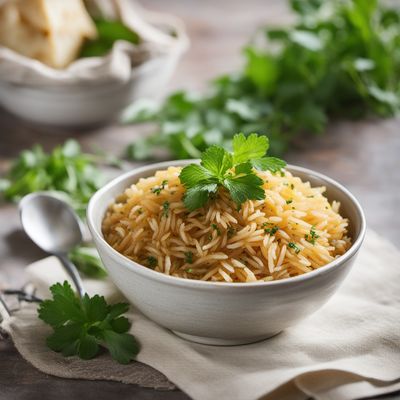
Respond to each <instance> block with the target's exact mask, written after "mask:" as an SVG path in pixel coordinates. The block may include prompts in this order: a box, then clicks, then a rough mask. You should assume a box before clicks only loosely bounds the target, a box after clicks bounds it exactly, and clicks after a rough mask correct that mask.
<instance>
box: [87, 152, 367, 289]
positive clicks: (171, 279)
mask: <svg viewBox="0 0 400 400" xmlns="http://www.w3.org/2000/svg"><path fill="white" fill-rule="evenodd" d="M199 161H200V160H195V159H191V160H173V161H164V162H159V163H152V164H147V165H145V166H141V167H138V168H134V169H132V170H131V171H128V172H125V173H124V174H121V175H119V176H117V177H116V178H114V179H112V180H111V181H110V182H108V183H107V184H106V185H105V186H103V187H102V188H101V189H99V190H98V191H97V192H96V193H95V194H94V195H93V196H92V197H91V198H90V201H89V205H88V208H87V212H86V217H87V223H88V226H89V230H90V232H91V234H92V235H93V236H94V237H96V238H97V240H99V241H100V243H101V244H102V245H103V246H104V247H105V250H106V251H107V252H108V253H109V255H110V256H111V257H112V258H114V260H116V261H119V262H121V263H122V264H123V265H124V266H125V267H126V268H128V269H130V270H132V271H133V272H136V273H139V274H141V275H144V276H146V277H148V278H151V279H156V280H158V281H163V282H165V283H168V284H173V285H177V286H186V287H197V288H210V289H211V288H216V287H218V288H223V287H226V288H232V287H238V288H239V287H241V288H244V287H254V286H257V287H261V286H276V285H278V286H279V285H292V284H296V283H298V282H301V281H306V280H309V279H312V278H313V277H315V276H317V275H323V274H326V273H328V272H329V271H331V270H332V269H334V268H336V267H338V266H340V265H342V264H343V263H345V262H346V261H348V260H349V259H351V258H352V257H353V256H354V255H355V254H356V253H357V252H358V250H359V249H360V247H361V244H362V242H363V240H364V237H365V232H366V219H365V215H364V211H363V209H362V207H361V205H360V203H359V202H358V200H357V199H356V198H355V196H354V195H353V194H352V193H351V192H350V191H349V190H348V189H346V188H345V187H344V186H343V185H341V184H340V183H338V182H337V181H335V180H334V179H332V178H329V177H328V176H326V175H324V174H321V173H319V172H315V171H313V170H311V169H308V168H304V167H299V166H296V165H291V164H288V165H287V166H286V169H288V170H289V171H290V172H293V173H296V172H301V173H303V174H306V175H309V176H314V177H316V178H319V179H321V180H323V181H325V182H326V183H329V185H331V186H334V187H335V188H336V189H338V190H340V191H341V192H342V193H343V194H344V195H345V196H346V197H347V198H348V199H349V200H350V202H351V203H352V205H353V206H354V207H355V209H356V212H357V214H358V217H359V219H360V231H359V233H358V235H357V237H356V239H355V240H354V242H353V243H352V245H351V247H350V249H349V250H347V251H346V252H345V253H344V254H343V255H341V256H339V257H338V258H335V259H334V260H333V261H332V262H330V263H328V264H326V265H324V266H322V267H320V268H318V269H315V270H313V271H310V272H307V273H304V274H302V275H298V276H293V277H290V278H284V279H279V280H274V281H267V282H265V281H264V282H262V281H258V282H212V281H201V280H196V279H186V278H180V277H176V276H171V275H165V274H163V273H161V272H157V271H153V270H152V269H150V268H148V267H146V266H144V265H142V264H139V263H137V262H135V261H132V260H130V259H129V258H127V257H125V256H124V255H123V254H121V253H119V252H118V251H117V250H115V249H114V248H113V247H112V246H111V245H110V244H109V243H108V242H107V241H106V240H105V239H104V237H103V234H102V233H101V232H99V231H98V229H97V228H96V226H95V223H94V218H93V211H94V209H95V208H96V206H97V202H98V200H99V198H101V196H102V195H103V194H104V193H106V192H107V191H109V190H110V189H111V188H112V187H114V186H115V185H118V184H119V183H120V182H121V181H124V180H125V179H128V178H130V177H131V176H133V175H137V174H141V173H144V172H146V171H149V170H154V169H156V170H159V169H165V168H168V167H180V166H183V165H187V164H188V163H198V162H199ZM103 217H104V214H103Z"/></svg>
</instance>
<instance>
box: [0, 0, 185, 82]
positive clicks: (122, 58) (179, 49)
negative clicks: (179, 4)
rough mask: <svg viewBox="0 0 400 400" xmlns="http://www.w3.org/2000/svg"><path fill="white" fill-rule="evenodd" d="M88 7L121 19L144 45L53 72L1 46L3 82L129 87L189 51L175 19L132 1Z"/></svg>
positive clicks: (99, 0)
mask: <svg viewBox="0 0 400 400" xmlns="http://www.w3.org/2000/svg"><path fill="white" fill-rule="evenodd" d="M6 1H11V0H0V5H1V4H2V3H4V2H6ZM88 3H89V4H88V5H89V6H90V8H91V9H92V8H95V9H96V10H97V13H98V14H101V15H103V16H104V17H107V18H114V19H121V20H122V21H123V22H124V24H125V25H126V26H128V27H130V28H131V29H133V30H134V31H136V32H137V33H138V34H139V36H140V37H141V38H142V40H143V43H142V44H140V45H138V46H134V45H132V44H130V43H128V42H124V41H118V42H116V43H115V44H114V46H113V49H112V51H111V52H110V53H109V54H108V55H107V56H104V57H90V58H83V59H79V60H76V61H74V62H73V63H71V64H70V65H69V66H68V67H67V68H65V69H54V68H51V67H49V66H47V65H45V64H43V63H41V62H39V61H36V60H33V59H31V58H28V57H25V56H22V55H20V54H18V53H16V52H15V51H13V50H10V49H8V48H6V47H3V46H0V81H2V82H6V83H12V84H23V85H32V86H48V87H52V86H57V87H58V86H60V85H62V86H65V85H76V84H79V85H81V84H83V83H85V84H93V83H99V82H119V83H125V82H128V81H129V80H130V79H131V77H132V76H133V75H134V74H135V71H136V70H137V69H138V68H139V66H143V64H146V63H150V62H154V61H155V60H160V61H159V62H165V60H164V58H165V56H166V55H168V56H169V57H171V58H174V59H178V58H179V57H180V55H181V54H182V53H183V52H184V51H185V50H186V49H187V47H188V44H189V41H188V38H187V36H186V33H185V28H184V26H183V23H182V22H181V21H180V20H179V19H178V18H176V17H174V16H171V15H168V14H159V13H155V12H150V11H147V10H145V9H143V8H142V7H141V6H140V5H139V4H138V3H137V2H135V1H132V0H106V1H105V0H88ZM166 30H174V31H175V32H176V35H175V36H171V35H170V34H168V33H166Z"/></svg>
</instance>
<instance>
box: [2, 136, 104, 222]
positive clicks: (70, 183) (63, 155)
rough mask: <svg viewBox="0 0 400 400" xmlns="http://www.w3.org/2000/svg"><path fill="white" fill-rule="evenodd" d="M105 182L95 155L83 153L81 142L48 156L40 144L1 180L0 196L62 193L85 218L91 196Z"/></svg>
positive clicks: (11, 198) (13, 197) (25, 153)
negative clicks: (42, 192) (46, 192)
mask: <svg viewBox="0 0 400 400" xmlns="http://www.w3.org/2000/svg"><path fill="white" fill-rule="evenodd" d="M104 182H105V179H104V176H103V175H102V174H101V172H100V170H99V169H98V168H97V166H96V164H95V163H94V156H93V155H90V154H85V153H83V152H82V151H81V148H80V146H79V144H78V142H76V141H75V140H72V139H70V140H67V141H66V142H65V143H64V144H63V145H61V146H57V147H56V148H55V149H54V150H53V151H52V152H51V153H45V152H44V151H43V148H42V147H41V146H40V145H35V146H34V147H33V148H32V149H29V150H24V151H22V152H21V154H20V155H19V157H18V158H17V159H16V160H15V161H14V162H13V164H12V166H11V168H10V171H9V172H8V174H7V175H6V176H5V178H4V179H2V180H1V184H0V194H2V195H3V197H4V198H5V199H6V200H9V201H18V200H20V199H21V198H22V197H23V196H25V195H26V194H29V193H32V192H38V191H42V190H46V191H55V192H61V193H62V195H63V196H64V197H65V198H66V200H68V202H69V203H70V204H71V206H72V207H73V208H74V209H75V210H76V211H77V212H78V213H79V214H80V215H81V216H83V215H84V214H85V212H86V205H87V202H88V201H89V199H90V197H91V196H92V194H93V193H94V192H96V190H97V189H99V188H100V186H101V185H102V184H103V183H104Z"/></svg>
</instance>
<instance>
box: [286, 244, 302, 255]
mask: <svg viewBox="0 0 400 400" xmlns="http://www.w3.org/2000/svg"><path fill="white" fill-rule="evenodd" d="M288 246H289V248H291V249H293V250H294V252H295V253H296V254H299V253H300V248H299V247H298V246H297V245H296V243H293V242H289V243H288Z"/></svg>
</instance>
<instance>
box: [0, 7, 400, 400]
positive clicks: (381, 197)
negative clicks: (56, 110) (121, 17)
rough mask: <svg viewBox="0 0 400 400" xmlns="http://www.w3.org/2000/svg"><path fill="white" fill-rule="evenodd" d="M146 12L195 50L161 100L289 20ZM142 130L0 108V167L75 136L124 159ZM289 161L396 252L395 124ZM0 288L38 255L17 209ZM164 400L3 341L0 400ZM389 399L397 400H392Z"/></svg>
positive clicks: (399, 218)
mask: <svg viewBox="0 0 400 400" xmlns="http://www.w3.org/2000/svg"><path fill="white" fill-rule="evenodd" d="M146 7H148V8H149V9H154V10H160V11H167V12H169V13H173V14H176V15H178V16H180V17H181V18H182V19H183V20H184V21H185V22H186V25H187V28H188V32H189V35H190V37H191V40H192V46H191V49H190V50H189V52H188V53H187V54H186V55H185V57H184V59H183V61H182V62H181V64H180V65H179V67H178V70H177V71H176V74H175V75H174V78H173V79H172V81H171V83H170V84H169V86H168V87H167V88H164V89H165V90H164V92H166V93H167V92H169V91H170V90H173V89H177V88H190V89H194V90H201V89H203V88H204V87H205V84H206V82H207V80H209V79H211V78H213V77H214V76H215V75H216V74H220V73H224V72H230V71H234V70H235V69H237V68H238V67H239V66H240V64H241V61H242V60H241V56H240V49H241V47H242V46H243V45H244V44H245V43H246V40H247V39H248V38H249V37H250V35H251V34H252V33H253V32H254V30H255V29H256V28H257V26H260V25H261V24H263V23H265V22H267V23H270V24H277V23H286V22H288V21H290V20H291V15H290V13H289V12H288V9H287V7H286V5H285V2H284V1H278V0H276V1H274V0H270V1H266V0H247V2H246V3H245V4H244V3H243V2H242V1H240V0H229V1H228V0H225V1H222V0H220V1H219V2H215V1H212V0H203V1H201V2H197V3H195V2H194V1H188V0H170V1H168V2H167V1H165V0H164V1H163V0H146ZM146 130H148V128H142V127H135V126H133V127H132V126H128V127H127V126H125V127H121V126H117V125H116V124H114V125H111V126H107V127H103V128H100V129H96V130H92V131H90V132H80V133H76V132H57V133H55V132H54V131H51V130H48V129H41V128H39V127H34V126H32V125H31V124H29V123H26V122H22V121H19V120H17V119H16V118H14V117H13V116H11V115H9V114H8V113H6V112H5V111H2V110H0V169H1V170H4V169H5V168H6V166H7V165H8V162H9V160H10V159H11V158H12V157H14V156H16V155H17V154H18V153H19V151H20V150H21V149H24V148H26V147H30V146H31V145H32V144H33V143H41V144H42V145H43V146H44V147H45V148H46V149H51V148H52V147H54V146H55V145H56V144H59V143H62V142H63V141H64V140H65V139H66V138H67V137H75V138H77V139H78V140H79V141H80V142H81V143H82V145H83V147H84V148H85V149H87V150H90V149H92V148H93V146H96V147H101V148H102V149H104V150H107V151H109V152H113V153H114V154H121V152H122V150H123V149H124V147H125V145H126V144H127V143H129V142H131V141H133V140H135V138H136V137H138V135H139V134H142V133H143V132H145V131H146ZM286 158H287V160H288V161H289V162H290V163H293V164H297V165H302V166H305V167H309V168H312V169H315V170H318V171H321V172H322V173H324V174H327V175H329V176H331V177H332V178H334V179H337V180H338V181H340V182H341V183H343V184H344V185H345V186H347V187H348V188H349V189H350V190H351V191H352V192H353V193H354V194H355V195H356V196H357V197H358V198H359V200H360V201H361V203H362V205H363V207H364V209H365V212H366V215H367V221H368V225H369V227H370V229H374V230H376V231H377V232H378V233H380V234H381V235H383V236H385V237H387V238H388V239H390V240H391V241H392V242H393V243H395V244H396V245H397V246H400V213H399V212H398V208H399V204H400V174H399V167H400V120H399V119H388V120H364V121H358V122H346V121H336V122H334V123H332V124H331V125H330V126H329V128H328V130H327V132H326V134H325V135H323V136H320V137H317V138H311V139H307V140H305V141H304V143H300V144H299V145H298V147H297V148H296V149H294V150H292V151H291V152H290V153H289V154H288V155H287V157H286ZM0 221H1V223H0V287H17V286H18V285H21V284H23V283H24V275H23V269H24V267H25V266H26V265H27V264H29V263H30V262H32V261H35V260H37V259H39V258H41V257H42V256H43V253H42V252H41V251H40V250H38V249H37V248H36V247H35V246H34V245H33V244H32V243H31V242H30V241H29V240H28V239H27V238H26V237H25V236H24V234H23V233H22V232H21V230H20V226H19V219H18V213H17V210H16V207H15V206H14V205H4V204H3V205H1V207H0ZM78 396H84V398H85V399H92V398H93V399H113V398H116V396H118V398H119V399H121V400H123V399H131V398H135V399H166V400H168V399H171V400H178V399H179V400H180V399H187V398H188V397H187V396H186V395H185V394H184V393H182V392H180V391H173V392H158V391H155V390H151V389H143V388H140V387H137V386H134V385H129V386H127V385H123V384H118V383H113V382H87V381H78V380H75V381H71V380H65V379H59V378H54V377H51V376H47V375H45V374H42V373H41V372H38V371H37V370H35V369H34V368H33V367H32V366H30V365H29V364H28V363H27V362H25V361H24V360H23V359H22V358H21V357H20V356H19V354H18V353H17V352H16V350H15V349H14V347H13V345H12V343H11V342H10V340H9V339H3V340H0V399H1V400H3V399H7V400H11V399H13V400H14V399H25V398H29V399H31V400H34V399H41V400H43V399H46V398H55V397H57V398H58V399H59V400H63V399H71V398H77V397H78ZM393 398H394V397H393Z"/></svg>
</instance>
